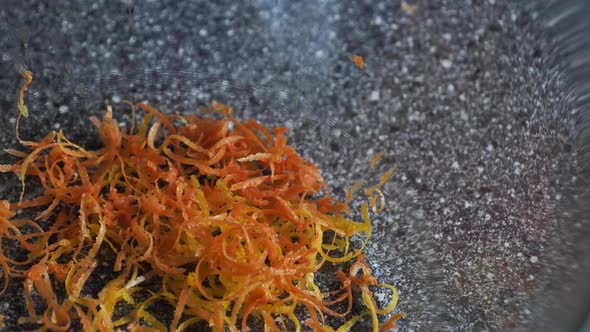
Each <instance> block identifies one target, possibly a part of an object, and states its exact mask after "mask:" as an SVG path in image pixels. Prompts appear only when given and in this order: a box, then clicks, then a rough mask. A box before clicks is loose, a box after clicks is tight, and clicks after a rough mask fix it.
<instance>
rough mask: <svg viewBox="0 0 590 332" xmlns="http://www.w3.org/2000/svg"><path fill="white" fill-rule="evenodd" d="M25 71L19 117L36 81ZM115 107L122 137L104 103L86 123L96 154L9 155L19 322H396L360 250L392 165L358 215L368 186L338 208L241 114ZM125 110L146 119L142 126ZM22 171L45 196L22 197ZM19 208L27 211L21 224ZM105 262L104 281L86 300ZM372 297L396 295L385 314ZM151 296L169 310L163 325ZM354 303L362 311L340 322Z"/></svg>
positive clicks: (1, 253)
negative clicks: (15, 192) (15, 182)
mask: <svg viewBox="0 0 590 332" xmlns="http://www.w3.org/2000/svg"><path fill="white" fill-rule="evenodd" d="M359 58H360V57H359ZM360 61H361V62H360V65H359V67H360V68H362V59H361V60H360ZM357 64H358V63H357ZM23 75H24V76H25V78H26V79H27V81H26V83H25V84H24V85H23V87H22V89H21V93H20V95H19V117H20V116H26V106H25V105H24V100H23V94H24V91H25V90H26V89H27V86H28V85H29V84H30V83H31V79H32V76H31V74H30V73H29V72H25V74H23ZM124 103H126V104H127V105H129V106H131V110H132V112H133V114H132V124H131V127H130V128H131V129H130V130H129V131H125V130H120V129H119V125H118V122H117V121H116V120H115V119H114V114H113V113H114V110H113V108H112V107H111V106H107V111H106V113H105V115H104V117H103V119H102V121H100V120H98V119H97V118H93V119H91V122H92V123H94V125H96V126H97V128H98V133H99V139H100V141H101V143H102V146H101V147H100V148H99V149H96V150H90V149H88V150H87V149H84V148H83V147H81V146H79V145H76V144H74V143H72V142H70V141H69V140H67V139H66V138H65V135H64V134H63V133H62V132H59V133H51V134H49V135H47V136H46V137H45V138H44V139H42V140H41V141H39V142H33V143H32V144H25V143H26V142H25V143H23V145H25V147H24V148H23V150H24V151H17V150H7V152H8V153H10V154H11V155H13V156H15V157H17V158H18V161H17V162H16V163H15V164H14V165H1V166H0V171H1V172H13V173H14V174H16V175H17V176H18V177H19V179H20V180H21V182H22V185H23V193H22V194H21V198H20V200H19V202H16V203H13V202H9V201H7V200H0V269H1V270H2V272H3V274H2V275H3V279H2V281H3V285H2V287H1V288H0V294H1V293H2V292H4V291H5V290H6V289H7V287H8V285H9V282H10V281H11V279H12V278H20V279H22V280H23V282H24V286H25V287H24V303H25V305H26V311H27V317H22V318H21V319H20V320H19V322H20V323H23V324H38V325H39V330H43V331H45V330H53V331H66V330H69V329H71V328H73V327H72V326H80V325H81V326H82V327H83V328H84V329H85V330H100V331H112V330H117V329H121V328H125V327H126V328H127V329H128V330H129V331H166V330H178V331H183V330H192V329H193V328H196V324H203V323H204V324H205V325H208V326H209V327H210V328H211V329H212V330H213V331H220V332H221V331H225V330H229V331H239V330H240V329H242V330H244V331H245V330H246V329H247V327H250V324H251V322H252V320H256V321H258V322H259V323H260V324H263V326H264V330H265V331H287V330H295V331H299V330H301V322H302V321H306V322H307V323H308V326H309V327H311V328H312V329H314V330H316V331H334V328H333V327H330V326H327V325H326V324H325V320H326V318H327V317H330V316H332V317H338V318H342V319H343V321H344V323H343V325H341V326H340V327H338V328H337V329H336V331H340V332H344V331H349V330H351V329H353V327H354V325H355V324H357V323H358V322H360V321H361V320H363V319H364V320H370V322H371V324H372V326H373V331H377V330H387V329H391V328H396V327H397V325H396V322H397V321H398V320H399V319H400V318H401V317H403V314H400V313H396V314H393V316H391V318H389V319H387V317H388V316H390V315H391V314H392V313H393V312H394V311H395V308H396V305H397V290H396V289H395V288H394V287H393V286H391V285H388V284H383V283H379V282H378V281H377V279H376V278H375V277H374V276H373V274H372V271H371V269H370V267H369V264H368V263H367V262H366V261H365V258H364V256H363V254H362V251H363V249H364V247H365V245H366V244H367V242H368V240H369V238H370V235H371V220H370V218H369V210H370V209H372V210H373V211H375V212H381V211H382V210H383V208H384V206H385V201H384V195H383V194H382V192H381V190H380V188H381V187H382V186H383V185H384V184H385V182H386V181H388V179H389V178H390V177H391V174H392V173H393V171H394V169H393V168H392V169H390V170H389V171H387V172H385V174H384V175H383V176H382V178H381V179H380V181H379V182H378V183H377V184H375V185H372V186H371V187H368V188H364V192H365V193H366V194H367V195H368V197H369V200H368V202H365V203H363V204H362V207H361V208H360V211H359V212H360V220H355V219H354V218H353V216H351V215H352V213H351V212H350V211H349V203H350V202H351V201H352V199H353V195H354V194H355V192H357V191H359V190H361V186H363V183H362V182H358V183H356V184H355V185H354V186H353V187H352V188H350V189H349V190H347V191H346V198H345V199H344V200H343V201H338V200H336V199H335V198H333V197H332V196H330V194H329V193H330V188H329V187H328V185H327V184H326V183H325V182H324V179H323V178H322V177H321V176H320V175H319V171H318V169H317V167H316V166H315V165H314V164H313V163H311V162H309V161H306V160H304V159H303V158H302V157H301V156H300V155H299V154H298V153H297V152H296V151H295V149H293V148H292V147H291V146H289V145H287V138H286V133H287V129H286V128H282V127H279V128H266V127H265V126H263V125H262V124H260V123H258V122H255V121H253V120H245V121H240V120H238V119H236V118H234V117H233V116H232V115H231V113H232V109H231V107H230V106H228V105H224V104H221V103H219V102H213V103H212V107H211V108H210V109H208V110H206V112H214V113H219V114H221V116H222V119H221V120H218V119H214V118H213V117H198V116H195V115H186V116H182V115H166V114H164V113H162V112H160V111H159V110H157V109H156V108H154V107H153V106H150V105H148V104H146V103H136V104H134V103H132V102H129V101H125V102H124ZM136 107H137V110H138V111H143V112H144V114H143V117H140V116H138V117H137V118H139V119H142V120H140V121H141V122H140V123H139V124H138V125H137V126H136V123H135V121H136V115H135V110H136ZM138 121H139V120H138ZM230 123H233V125H232V126H230ZM17 126H18V122H17ZM17 133H18V129H17ZM378 159H379V156H376V157H374V158H373V159H372V160H371V167H374V164H375V162H376V161H377V160H378ZM25 178H27V179H31V180H35V181H37V182H38V183H39V186H41V187H42V189H43V191H42V192H41V193H40V194H38V195H37V196H35V197H32V198H27V199H24V196H23V194H24V190H25V189H24V183H25V182H24V181H25ZM324 189H326V191H327V193H328V194H325V195H321V194H320V192H321V191H322V190H324ZM27 210H28V211H29V213H23V214H21V213H20V212H23V211H27ZM39 211H41V212H39ZM30 212H35V213H37V215H36V216H34V217H33V218H32V219H27V218H23V217H22V216H25V215H29V214H30ZM48 221H49V222H48ZM359 239H361V240H362V241H361V242H362V243H360V244H358V242H359V241H357V240H359ZM4 240H10V241H12V242H15V241H16V243H17V244H18V245H20V249H19V250H23V251H25V253H26V255H21V256H19V257H27V258H26V259H25V260H24V261H18V260H16V259H13V258H11V257H8V256H6V255H5V253H6V252H7V251H6V250H5V248H2V243H5V242H6V241H4ZM324 264H332V265H333V267H334V271H336V272H335V273H333V274H332V273H331V272H326V273H328V274H330V275H331V276H332V277H333V278H334V280H337V281H339V282H340V285H339V286H338V287H336V289H329V290H324V289H321V288H320V286H318V284H316V279H315V276H314V273H316V272H318V271H320V269H321V268H322V266H323V265H324ZM344 266H350V267H349V268H345V267H344ZM103 267H106V268H108V269H110V271H111V272H112V276H111V277H110V279H107V280H105V281H103V285H104V286H103V287H102V289H99V290H98V292H96V291H94V293H93V292H92V289H93V288H92V287H90V286H92V285H94V283H93V280H96V278H97V274H99V273H97V270H99V269H101V268H103ZM56 285H59V286H60V287H56ZM369 286H371V289H369ZM58 288H59V289H62V291H59V292H58V291H57V289H58ZM376 288H380V289H382V290H384V291H387V292H390V293H391V297H390V302H389V304H388V305H387V306H386V307H385V308H379V307H378V305H377V302H376V301H375V299H374V297H373V293H372V290H374V289H376ZM64 292H65V293H64ZM355 294H356V295H360V297H359V298H358V299H355V298H354V296H356V295H355ZM156 302H158V303H160V302H162V303H164V305H166V304H167V305H169V307H170V308H169V310H170V311H169V312H170V316H171V317H170V318H168V319H169V320H168V321H165V320H163V319H162V318H161V316H160V315H159V313H158V312H156V310H155V309H154V305H155V304H156ZM355 302H357V303H361V304H362V305H364V307H365V308H366V309H365V311H363V312H361V313H359V314H358V315H351V310H352V308H353V303H355ZM124 307H127V308H130V309H129V310H125V309H121V308H124ZM115 308H119V309H117V310H116V309H115ZM158 308H159V310H161V307H160V306H159V307H158ZM301 312H303V313H304V314H307V316H308V319H307V320H304V319H303V316H301ZM380 321H381V322H384V323H381V324H380ZM74 323H75V324H76V325H73V324H74Z"/></svg>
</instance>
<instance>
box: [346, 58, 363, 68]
mask: <svg viewBox="0 0 590 332" xmlns="http://www.w3.org/2000/svg"><path fill="white" fill-rule="evenodd" d="M348 59H349V60H350V61H352V62H354V64H355V65H356V66H357V67H359V69H361V70H362V69H363V68H365V60H363V57H362V56H360V55H351V56H349V57H348Z"/></svg>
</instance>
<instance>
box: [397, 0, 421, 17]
mask: <svg viewBox="0 0 590 332" xmlns="http://www.w3.org/2000/svg"><path fill="white" fill-rule="evenodd" d="M400 8H401V10H403V11H404V12H405V13H408V14H414V13H415V12H416V10H417V9H418V7H416V5H410V4H408V3H407V2H406V1H405V0H402V2H401V4H400Z"/></svg>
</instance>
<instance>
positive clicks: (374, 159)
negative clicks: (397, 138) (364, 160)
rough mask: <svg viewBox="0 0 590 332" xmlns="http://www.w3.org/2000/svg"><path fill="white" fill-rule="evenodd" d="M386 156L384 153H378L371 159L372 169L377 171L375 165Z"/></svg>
mask: <svg viewBox="0 0 590 332" xmlns="http://www.w3.org/2000/svg"><path fill="white" fill-rule="evenodd" d="M384 154H385V152H384V151H381V152H379V153H376V154H375V155H374V156H373V158H371V161H370V162H369V166H370V167H371V169H375V165H376V164H377V162H378V161H379V160H381V158H383V155H384Z"/></svg>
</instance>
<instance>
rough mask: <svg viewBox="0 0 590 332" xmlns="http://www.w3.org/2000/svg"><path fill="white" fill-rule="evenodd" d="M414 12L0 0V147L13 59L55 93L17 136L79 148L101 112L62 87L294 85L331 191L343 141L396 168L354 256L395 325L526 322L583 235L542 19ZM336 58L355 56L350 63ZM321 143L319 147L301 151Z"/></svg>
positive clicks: (427, 8) (451, 10)
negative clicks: (54, 134) (569, 204)
mask: <svg viewBox="0 0 590 332" xmlns="http://www.w3.org/2000/svg"><path fill="white" fill-rule="evenodd" d="M413 3H414V4H416V5H417V11H416V12H415V13H414V14H410V13H405V12H403V11H401V10H400V3H399V1H396V0H394V1H379V0H377V1H350V2H348V1H336V0H325V1H317V2H316V1H297V2H295V1H283V0H258V1H253V2H249V4H247V5H246V4H240V3H238V2H235V1H213V2H206V1H194V2H193V1H190V2H188V1H187V2H182V3H180V2H177V1H132V0H126V1H105V0H101V1H93V2H92V3H90V2H88V3H86V2H83V1H79V2H71V3H70V2H65V1H52V2H47V3H41V2H39V3H34V2H32V1H31V2H24V1H7V0H4V1H2V6H1V7H0V22H4V23H2V24H0V26H1V30H0V52H1V53H2V54H1V55H2V60H1V62H0V107H1V113H0V133H1V135H0V146H1V147H15V146H16V143H15V139H14V138H13V134H12V133H13V125H14V115H15V109H14V105H15V100H16V92H17V89H18V86H19V85H20V82H21V81H20V79H19V76H18V71H17V70H18V68H19V66H23V65H24V66H25V67H27V68H29V69H30V70H32V71H33V73H34V75H35V80H34V83H33V86H32V88H31V89H32V90H35V89H36V90H37V91H39V94H40V95H43V96H48V97H49V98H50V99H51V100H52V101H53V102H51V103H49V104H48V105H45V107H44V109H43V112H42V113H40V114H33V115H32V117H31V118H30V119H28V120H27V122H26V124H25V125H24V126H23V136H35V135H36V137H37V138H39V137H40V136H41V135H42V133H45V132H47V131H49V130H52V129H58V128H63V129H64V130H66V132H67V133H69V136H70V137H74V138H78V139H86V140H90V142H88V143H92V142H91V139H89V138H88V137H89V136H88V134H87V130H86V129H85V128H87V126H88V121H87V117H88V115H90V114H99V112H100V111H99V110H98V109H80V108H76V109H74V108H73V107H71V104H70V103H71V102H72V100H71V91H72V86H71V84H72V83H68V82H83V83H85V84H86V85H85V86H86V87H87V88H88V89H90V88H92V87H93V86H94V81H101V79H100V77H103V76H102V75H105V74H107V73H108V72H110V71H111V70H112V69H118V70H120V71H122V72H131V73H133V72H135V70H142V69H152V68H161V70H162V71H167V72H174V71H179V70H182V71H189V72H192V71H198V72H202V73H207V74H214V75H221V76H225V77H231V78H233V79H237V80H240V81H245V82H253V83H255V84H256V86H258V85H264V86H268V87H270V88H273V89H277V90H281V91H297V92H299V93H301V94H302V96H303V97H304V98H305V100H306V102H307V105H309V110H311V112H314V115H313V116H315V117H317V118H319V119H324V120H325V121H328V122H329V123H330V125H329V126H328V127H329V128H328V129H330V133H324V135H325V136H322V135H317V133H318V130H322V128H320V129H317V130H310V132H309V133H301V132H300V133H295V135H294V139H295V140H296V141H295V143H296V145H297V146H298V148H299V149H300V151H302V153H303V154H304V155H309V156H310V157H311V158H314V159H315V161H317V162H318V163H319V164H320V166H321V167H323V169H325V170H326V177H327V179H328V180H329V181H331V182H332V183H333V184H334V185H335V186H339V185H341V184H339V183H338V181H339V179H350V178H354V177H355V176H358V177H360V176H362V175H363V174H364V172H365V169H366V164H362V163H360V162H356V163H354V162H353V161H352V160H351V158H350V157H348V156H350V154H351V153H353V152H350V150H351V149H352V148H351V144H350V142H351V140H350V139H349V140H347V139H346V138H345V136H343V135H344V134H342V133H343V132H346V131H348V132H350V133H352V135H353V136H352V137H354V138H353V141H354V142H355V144H357V145H358V146H365V145H363V144H371V146H373V148H374V151H380V150H385V151H387V157H386V160H385V161H387V162H389V163H392V162H396V163H397V164H398V165H399V171H398V172H397V175H396V182H395V185H390V186H389V187H388V190H389V193H388V198H389V200H390V203H389V207H388V212H387V213H386V214H384V215H382V216H380V217H378V218H377V219H376V223H375V230H374V237H373V239H372V240H371V242H370V243H369V245H368V247H367V254H368V258H369V261H370V262H371V263H372V266H373V267H374V271H375V274H376V275H377V276H378V277H379V278H381V279H382V280H383V281H387V282H391V283H393V284H394V285H395V286H396V287H397V288H398V289H399V294H400V302H399V310H400V311H405V312H407V313H408V316H407V318H405V319H403V320H402V321H401V322H400V324H401V325H402V330H403V331H435V330H445V329H448V330H453V331H484V330H490V331H491V330H503V331H508V330H522V329H525V328H526V327H527V326H530V325H528V324H529V322H530V321H531V320H533V321H534V320H536V319H537V317H536V316H535V308H536V307H537V305H538V301H540V300H539V294H541V293H542V292H543V291H544V289H545V287H546V285H547V283H550V282H551V280H552V278H553V276H554V273H555V269H556V268H557V266H558V265H556V264H553V263H551V262H553V261H554V260H555V259H556V258H555V256H556V255H557V254H556V253H557V252H558V251H559V250H558V249H561V248H554V247H553V245H554V243H555V241H554V239H555V237H556V236H557V237H559V234H560V233H559V232H560V228H566V229H569V228H571V227H579V228H580V229H587V227H588V225H587V224H583V223H579V224H578V225H565V226H564V225H560V224H559V220H560V219H559V218H556V217H555V211H556V209H555V207H556V206H558V205H559V204H560V201H561V200H562V199H563V197H564V195H565V194H564V190H563V189H562V188H565V187H567V186H569V185H570V182H571V181H575V178H572V176H570V175H571V174H574V168H575V166H576V164H575V158H574V156H573V154H572V153H571V151H572V147H571V144H570V142H569V139H568V136H567V130H568V126H567V124H566V123H565V122H564V121H562V118H563V117H562V116H561V115H560V114H557V113H556V112H557V111H556V110H557V109H558V105H557V103H558V100H559V99H558V96H559V85H558V81H548V72H547V70H548V68H547V67H546V65H544V62H543V57H544V55H545V54H546V53H545V52H546V51H547V50H546V49H545V48H546V44H545V43H544V42H543V40H541V39H539V38H538V37H539V36H538V35H537V34H535V33H534V32H535V29H536V27H537V24H538V22H537V20H538V15H539V13H538V12H536V11H535V10H534V8H533V7H532V6H529V5H528V4H526V3H525V2H519V3H512V4H510V2H508V1H500V0H495V1H494V0H487V1H484V0H461V1H455V0H443V1H416V2H413ZM350 54H359V55H361V56H363V57H364V58H365V61H366V67H365V69H364V70H363V71H360V70H358V68H356V67H355V66H354V64H352V63H351V62H350V61H348V59H347V57H348V56H349V55H350ZM547 82H549V83H547ZM142 83H146V82H141V80H140V79H138V81H137V84H138V87H137V89H138V90H139V89H140V87H141V86H142ZM189 83H190V82H189ZM68 84H69V85H68ZM101 84H102V85H101ZM150 84H151V85H150ZM150 84H147V85H150V86H151V88H150V89H152V90H150V91H145V92H146V93H149V94H152V95H153V96H156V97H159V99H161V100H162V101H163V102H164V103H166V102H168V103H174V102H176V101H178V100H182V98H184V97H186V96H185V95H182V94H180V93H178V92H175V90H174V89H172V88H171V87H169V86H168V87H166V86H161V87H157V86H155V85H154V84H153V83H150ZM96 85H97V86H101V87H102V86H108V82H104V81H103V82H102V83H97V84H96ZM184 90H186V89H184ZM197 93H198V92H197ZM104 97H105V98H110V99H113V96H112V95H108V94H105V95H104ZM120 97H126V96H120V95H116V96H115V97H114V99H115V100H116V99H117V98H120ZM228 102H230V103H231V101H228ZM275 103H280V104H281V105H283V106H284V111H283V112H284V113H278V114H272V113H271V114H262V113H261V114H258V115H257V114H250V115H253V116H255V117H257V118H259V119H261V120H262V121H264V120H265V119H267V120H268V121H270V122H280V119H281V117H284V118H285V119H293V120H294V121H297V119H299V118H300V116H298V115H297V114H291V113H288V112H289V109H290V106H292V103H293V100H291V99H285V101H282V102H276V101H275ZM295 111H297V108H295ZM253 113H255V112H253ZM312 122H313V121H312ZM309 125H311V126H313V125H314V124H313V123H311V124H309ZM305 126H306V124H303V128H306V127H305ZM335 128H338V130H335ZM326 137H328V138H326ZM318 141H321V143H322V144H324V145H325V146H326V147H327V149H326V151H328V152H329V153H328V154H321V155H318V153H314V152H317V149H316V145H317V142H318ZM362 152H363V153H364V152H366V153H367V154H370V153H371V151H362ZM6 160H8V158H7V157H6V156H5V155H0V162H4V161H6ZM0 181H2V182H1V183H2V184H0V198H1V199H5V198H9V197H14V195H15V191H17V190H18V189H17V188H18V186H17V185H15V183H17V182H16V180H15V179H14V178H13V177H11V176H8V175H0ZM563 245H564V246H566V245H575V244H570V243H567V244H565V243H564V244H563ZM566 268H567V265H566ZM14 285H15V288H14V289H12V288H11V292H9V293H8V294H5V295H4V296H3V297H1V298H0V303H1V305H0V312H1V313H3V314H4V315H5V323H6V324H7V326H8V327H9V330H15V329H17V326H16V325H15V322H16V319H17V318H18V316H20V315H22V313H23V311H22V310H23V303H22V300H21V299H20V297H19V289H18V287H17V286H20V285H18V284H17V283H15V284H14Z"/></svg>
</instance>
